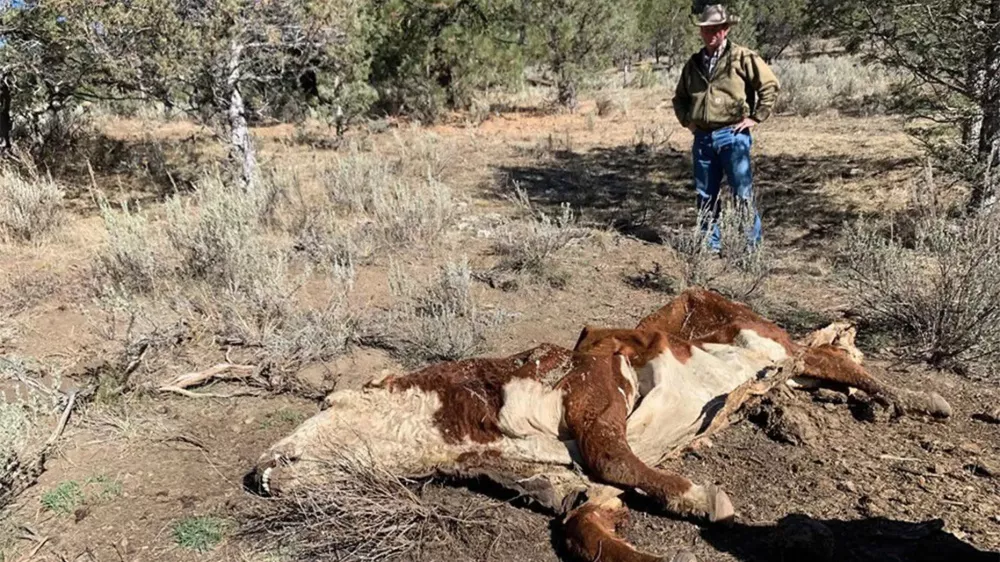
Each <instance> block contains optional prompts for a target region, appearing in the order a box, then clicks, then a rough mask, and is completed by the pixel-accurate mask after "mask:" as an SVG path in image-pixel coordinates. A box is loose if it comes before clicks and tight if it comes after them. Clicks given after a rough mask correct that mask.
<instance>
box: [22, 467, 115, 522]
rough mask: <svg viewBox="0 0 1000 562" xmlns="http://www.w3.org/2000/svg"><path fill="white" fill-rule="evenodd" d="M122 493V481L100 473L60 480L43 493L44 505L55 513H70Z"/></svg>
mask: <svg viewBox="0 0 1000 562" xmlns="http://www.w3.org/2000/svg"><path fill="white" fill-rule="evenodd" d="M121 495H122V483H121V482H119V481H117V480H115V479H113V478H109V477H108V476H106V475H103V474H99V475H97V476H93V477H90V478H88V479H87V480H85V481H84V483H83V484H80V483H79V482H77V481H75V480H66V481H63V482H60V483H59V484H58V485H56V487H55V488H53V489H51V490H49V491H48V492H45V493H44V494H42V497H41V500H40V501H41V503H42V507H43V508H45V509H47V510H48V511H51V512H53V513H59V514H63V515H68V514H70V513H73V512H74V511H76V509H77V508H79V507H82V506H83V505H86V504H96V503H100V502H103V501H108V500H112V499H114V498H117V497H120V496H121Z"/></svg>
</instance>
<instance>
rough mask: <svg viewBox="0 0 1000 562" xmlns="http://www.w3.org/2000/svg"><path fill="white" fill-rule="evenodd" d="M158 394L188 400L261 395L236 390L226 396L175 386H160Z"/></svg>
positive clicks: (250, 391) (249, 391) (251, 391)
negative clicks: (165, 393) (167, 394)
mask: <svg viewBox="0 0 1000 562" xmlns="http://www.w3.org/2000/svg"><path fill="white" fill-rule="evenodd" d="M160 392H171V393H173V394H179V395H181V396H186V397H188V398H236V397H238V396H260V395H261V393H259V392H254V391H253V390H237V391H236V392H230V393H228V394H221V393H217V392H192V391H190V390H186V389H183V388H180V387H177V386H161V387H160Z"/></svg>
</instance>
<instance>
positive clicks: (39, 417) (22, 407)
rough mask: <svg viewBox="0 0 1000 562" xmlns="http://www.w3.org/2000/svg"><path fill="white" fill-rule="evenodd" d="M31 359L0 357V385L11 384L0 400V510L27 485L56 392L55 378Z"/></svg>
mask: <svg viewBox="0 0 1000 562" xmlns="http://www.w3.org/2000/svg"><path fill="white" fill-rule="evenodd" d="M41 375H42V371H41V367H40V366H38V365H36V364H35V363H34V362H33V361H28V360H25V359H22V358H20V357H16V356H12V355H7V356H3V357H0V385H3V386H5V387H7V388H14V389H16V391H15V392H14V396H13V398H12V399H7V400H4V401H0V510H2V509H3V508H4V507H5V506H6V505H7V504H8V503H9V502H10V501H12V500H13V499H14V497H15V496H16V495H17V494H18V493H19V492H20V491H21V490H22V489H23V488H24V487H25V486H27V485H29V484H30V483H31V482H32V480H33V479H34V477H35V476H37V474H36V473H37V472H38V471H39V470H40V469H41V467H40V466H39V465H38V461H39V460H40V458H41V457H40V455H41V454H42V450H43V439H42V435H43V432H44V429H45V427H46V425H47V423H48V418H50V416H51V414H52V412H53V411H54V408H55V407H56V406H57V405H58V400H59V399H58V395H57V393H56V392H55V391H54V390H53V388H55V387H56V386H58V379H56V380H55V381H54V382H46V381H44V380H43V378H42V376H41Z"/></svg>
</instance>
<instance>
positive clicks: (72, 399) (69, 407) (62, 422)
mask: <svg viewBox="0 0 1000 562" xmlns="http://www.w3.org/2000/svg"><path fill="white" fill-rule="evenodd" d="M76 394H77V391H75V390H74V391H72V392H70V393H69V400H68V401H67V402H66V409H65V410H63V413H62V416H60V417H59V425H57V426H56V428H55V430H54V431H53V432H52V435H50V436H49V439H48V441H46V442H45V446H46V447H49V446H51V445H52V444H53V443H55V442H56V439H59V436H60V435H62V432H63V431H65V430H66V422H68V421H69V414H70V412H72V411H73V406H74V405H75V404H76Z"/></svg>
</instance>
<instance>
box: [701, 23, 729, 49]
mask: <svg viewBox="0 0 1000 562" xmlns="http://www.w3.org/2000/svg"><path fill="white" fill-rule="evenodd" d="M699 29H700V30H701V40H702V42H703V43H705V47H706V48H707V49H708V50H709V51H714V50H716V49H718V48H719V47H721V46H722V42H723V41H725V39H726V35H728V34H729V24H722V25H706V26H703V27H701V28H699Z"/></svg>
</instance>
